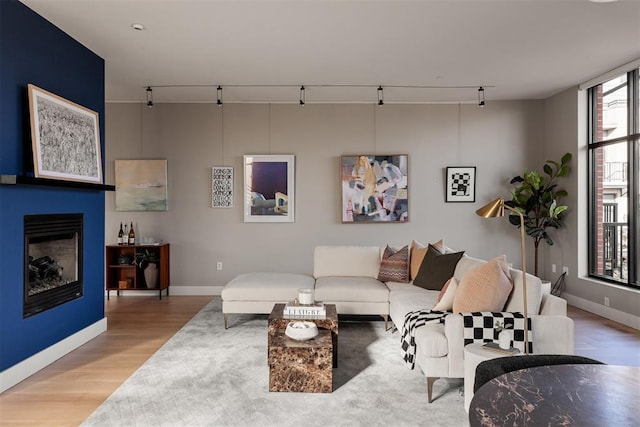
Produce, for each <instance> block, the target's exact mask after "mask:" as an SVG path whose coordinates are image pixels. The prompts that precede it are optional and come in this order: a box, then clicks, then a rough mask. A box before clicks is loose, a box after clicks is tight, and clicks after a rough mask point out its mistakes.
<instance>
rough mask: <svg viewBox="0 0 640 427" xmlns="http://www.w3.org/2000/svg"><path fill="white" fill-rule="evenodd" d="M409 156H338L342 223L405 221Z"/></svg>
mask: <svg viewBox="0 0 640 427" xmlns="http://www.w3.org/2000/svg"><path fill="white" fill-rule="evenodd" d="M408 163H409V156H407V155H406V154H397V155H377V154H376V155H367V154H358V155H352V156H342V158H341V164H340V174H341V176H340V183H341V186H342V211H341V216H342V222H343V223H380V222H408V221H409V194H408V190H409V184H408V174H407V167H408Z"/></svg>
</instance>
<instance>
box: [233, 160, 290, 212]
mask: <svg viewBox="0 0 640 427" xmlns="http://www.w3.org/2000/svg"><path fill="white" fill-rule="evenodd" d="M294 160H295V156H293V155H253V154H251V155H249V154H247V155H245V156H244V195H243V197H244V221H245V222H294V219H295V209H294V208H295V194H294V176H295V174H294Z"/></svg>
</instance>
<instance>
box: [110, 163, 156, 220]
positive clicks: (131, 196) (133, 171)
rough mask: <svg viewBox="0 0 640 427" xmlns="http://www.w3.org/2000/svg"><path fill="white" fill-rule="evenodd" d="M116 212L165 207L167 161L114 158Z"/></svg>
mask: <svg viewBox="0 0 640 427" xmlns="http://www.w3.org/2000/svg"><path fill="white" fill-rule="evenodd" d="M115 175H116V211H166V210H168V193H167V160H162V159H160V160H116V161H115Z"/></svg>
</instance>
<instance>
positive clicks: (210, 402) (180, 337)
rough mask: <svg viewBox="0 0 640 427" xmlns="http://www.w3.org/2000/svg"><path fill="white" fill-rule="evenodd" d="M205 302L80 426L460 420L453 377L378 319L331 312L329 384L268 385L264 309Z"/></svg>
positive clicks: (438, 422) (458, 383)
mask: <svg viewBox="0 0 640 427" xmlns="http://www.w3.org/2000/svg"><path fill="white" fill-rule="evenodd" d="M221 305H222V303H221V301H220V300H214V301H211V302H210V303H209V304H208V305H207V306H206V307H204V308H203V309H202V311H200V312H199V313H198V314H197V315H196V316H194V318H193V319H192V320H191V321H189V323H187V324H186V325H185V326H184V327H183V328H182V329H181V330H180V331H179V332H178V333H177V334H176V335H174V336H173V337H172V338H171V339H170V340H169V341H168V342H167V343H166V344H165V345H164V346H163V347H161V348H160V349H159V350H158V351H157V352H156V353H155V354H154V355H153V356H151V357H150V358H149V360H147V362H145V363H144V364H143V365H142V366H141V367H140V368H139V369H138V370H137V371H136V372H135V373H134V374H133V375H132V376H131V377H130V378H129V379H127V381H125V382H124V383H123V384H122V385H121V386H120V387H119V388H118V389H117V390H116V391H115V392H114V393H113V394H112V395H111V396H110V397H109V398H108V399H107V400H106V401H105V402H104V403H103V404H102V405H101V406H100V407H99V408H98V409H96V411H95V412H94V413H93V414H92V415H91V416H90V417H89V418H88V419H87V420H86V421H85V422H84V423H83V424H82V425H83V426H87V427H88V426H172V427H173V426H194V427H195V426H243V427H244V426H266V427H268V426H279V427H283V426H323V427H326V426H443V427H444V426H463V425H465V424H466V419H467V417H466V414H465V411H464V397H463V395H462V383H463V381H462V380H461V379H441V380H438V381H436V383H435V385H434V393H433V394H434V401H433V403H431V404H429V403H427V389H426V379H425V377H424V375H423V374H422V372H421V371H420V370H419V369H418V368H416V370H413V371H412V370H409V369H408V368H407V367H406V365H405V364H404V362H403V361H402V359H401V356H400V336H399V333H397V332H396V333H393V334H392V333H391V332H390V331H385V330H384V322H381V321H372V320H369V319H367V320H361V319H357V318H356V319H355V320H354V319H349V320H346V321H343V319H342V318H341V319H340V326H339V328H340V329H339V355H338V368H336V369H334V372H333V388H334V391H333V393H326V394H315V393H276V392H269V368H268V366H267V336H266V333H267V319H266V316H255V315H233V316H231V319H230V322H229V329H226V330H225V329H224V326H223V320H222V311H221Z"/></svg>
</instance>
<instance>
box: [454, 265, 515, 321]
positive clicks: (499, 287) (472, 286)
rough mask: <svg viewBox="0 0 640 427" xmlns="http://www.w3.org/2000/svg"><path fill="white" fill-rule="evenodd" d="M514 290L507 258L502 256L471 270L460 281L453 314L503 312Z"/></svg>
mask: <svg viewBox="0 0 640 427" xmlns="http://www.w3.org/2000/svg"><path fill="white" fill-rule="evenodd" d="M512 290H513V282H512V281H511V274H510V273H509V267H508V266H507V257H506V256H505V255H501V256H499V257H496V258H494V259H492V260H491V261H489V262H487V263H486V264H483V265H479V266H478V267H475V268H473V269H471V270H469V271H468V272H467V273H466V274H465V275H464V276H463V277H462V279H460V283H459V284H458V290H457V291H456V295H455V298H454V300H453V312H454V313H468V312H474V311H498V312H499V311H502V310H503V309H504V306H505V304H506V302H507V299H508V298H509V294H511V291H512Z"/></svg>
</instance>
